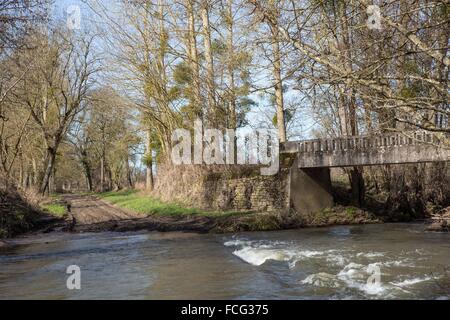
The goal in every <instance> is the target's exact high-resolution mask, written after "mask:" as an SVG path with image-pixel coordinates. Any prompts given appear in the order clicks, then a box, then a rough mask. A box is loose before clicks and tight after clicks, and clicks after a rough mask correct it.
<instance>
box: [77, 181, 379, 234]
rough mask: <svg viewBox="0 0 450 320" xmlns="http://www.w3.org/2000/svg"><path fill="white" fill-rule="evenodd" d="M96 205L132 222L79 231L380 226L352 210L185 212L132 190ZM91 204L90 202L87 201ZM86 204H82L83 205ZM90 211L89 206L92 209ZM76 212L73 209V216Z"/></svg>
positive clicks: (105, 223)
mask: <svg viewBox="0 0 450 320" xmlns="http://www.w3.org/2000/svg"><path fill="white" fill-rule="evenodd" d="M92 197H97V198H98V199H99V201H101V202H103V204H102V203H99V204H98V205H97V206H98V207H100V206H104V202H106V203H109V204H110V205H111V206H113V207H114V208H115V209H117V208H119V209H120V210H122V211H123V212H126V213H127V214H128V215H130V216H131V217H132V218H130V219H110V220H106V221H98V222H97V223H88V224H86V223H82V224H78V226H76V227H75V230H78V231H83V232H86V231H90V232H92V231H95V232H98V231H138V230H149V231H193V232H200V233H232V232H245V231H275V230H284V229H296V228H304V227H323V226H332V225H352V224H372V223H380V222H382V221H381V220H380V219H378V218H377V217H376V216H374V215H373V214H371V213H369V212H367V211H364V210H361V209H358V208H355V207H344V206H336V207H334V208H330V209H326V210H323V211H321V212H318V213H315V214H309V215H299V214H296V213H293V212H286V211H284V212H282V211H273V212H249V211H246V212H236V211H224V212H218V211H206V210H202V209H198V208H187V207H183V206H182V205H180V204H177V203H164V202H161V201H159V200H157V199H154V198H152V197H150V196H148V195H146V194H143V193H139V192H137V191H134V190H126V191H121V192H108V193H103V194H97V195H95V196H92ZM88 201H91V200H88ZM83 202H85V201H83ZM91 207H92V206H91ZM76 211H77V208H76V206H75V207H74V206H73V205H72V214H73V215H74V216H77V214H76Z"/></svg>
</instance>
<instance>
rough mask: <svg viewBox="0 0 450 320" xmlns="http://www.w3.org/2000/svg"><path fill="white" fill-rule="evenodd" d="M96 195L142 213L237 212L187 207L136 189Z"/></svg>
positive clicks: (228, 213) (205, 213)
mask: <svg viewBox="0 0 450 320" xmlns="http://www.w3.org/2000/svg"><path fill="white" fill-rule="evenodd" d="M97 196H98V197H99V198H101V199H103V200H105V201H107V202H109V203H112V204H114V205H116V206H118V207H120V208H123V209H126V210H131V211H134V212H138V213H142V214H144V215H162V216H192V215H197V216H219V215H233V214H239V213H237V212H214V211H205V210H201V209H197V208H189V207H186V206H183V205H180V204H177V203H166V202H162V201H160V200H158V199H155V198H152V197H150V196H149V195H146V194H143V193H140V192H138V191H137V190H123V191H117V192H114V191H112V192H104V193H99V194H97Z"/></svg>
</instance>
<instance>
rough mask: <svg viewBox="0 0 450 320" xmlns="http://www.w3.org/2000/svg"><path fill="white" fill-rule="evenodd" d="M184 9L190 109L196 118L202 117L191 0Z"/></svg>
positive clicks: (187, 1) (188, 0)
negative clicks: (186, 29) (185, 10)
mask: <svg viewBox="0 0 450 320" xmlns="http://www.w3.org/2000/svg"><path fill="white" fill-rule="evenodd" d="M186 9H187V17H188V36H187V42H188V47H187V51H188V52H187V55H188V58H189V64H190V69H191V72H192V79H193V86H194V90H193V91H194V93H193V94H194V96H193V98H192V99H191V107H192V108H193V109H194V110H195V115H196V117H199V118H200V117H202V115H203V109H202V98H201V92H200V71H199V64H198V52H197V37H196V31H195V15H194V2H193V0H186Z"/></svg>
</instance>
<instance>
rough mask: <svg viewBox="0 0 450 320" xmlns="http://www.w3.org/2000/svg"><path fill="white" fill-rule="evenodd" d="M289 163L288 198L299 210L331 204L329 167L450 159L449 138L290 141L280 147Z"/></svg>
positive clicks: (283, 160) (410, 135)
mask: <svg viewBox="0 0 450 320" xmlns="http://www.w3.org/2000/svg"><path fill="white" fill-rule="evenodd" d="M280 160H281V163H282V165H284V166H290V167H291V172H290V178H289V186H288V188H289V198H290V204H291V207H292V208H294V209H295V210H296V211H298V212H315V211H319V210H322V209H324V208H326V207H331V206H333V197H332V194H331V179H330V168H334V167H353V166H373V165H387V164H406V163H426V162H445V161H450V145H449V138H448V137H446V138H443V139H441V140H440V139H438V138H437V137H436V135H434V134H432V133H429V132H406V133H405V134H400V133H393V134H380V135H372V136H357V137H344V138H333V139H316V140H306V141H292V142H287V143H285V144H283V145H281V146H280Z"/></svg>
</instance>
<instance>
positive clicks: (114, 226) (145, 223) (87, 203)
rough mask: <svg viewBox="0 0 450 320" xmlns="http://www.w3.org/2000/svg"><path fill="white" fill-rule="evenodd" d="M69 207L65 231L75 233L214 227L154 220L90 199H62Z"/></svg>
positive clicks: (201, 221) (195, 220)
mask: <svg viewBox="0 0 450 320" xmlns="http://www.w3.org/2000/svg"><path fill="white" fill-rule="evenodd" d="M64 201H65V202H66V203H67V204H68V207H69V217H68V219H67V220H68V225H69V226H68V227H66V228H65V229H68V230H70V231H75V232H101V231H137V230H151V231H154V230H157V231H196V232H208V231H209V230H210V229H211V228H212V227H213V226H214V222H213V220H212V219H210V218H207V217H177V216H172V217H171V216H169V217H156V216H145V215H143V214H139V213H135V212H130V211H127V210H124V209H121V208H118V207H116V206H114V205H112V204H109V203H107V202H105V201H103V200H101V199H98V198H96V197H94V196H89V195H65V196H64Z"/></svg>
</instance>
